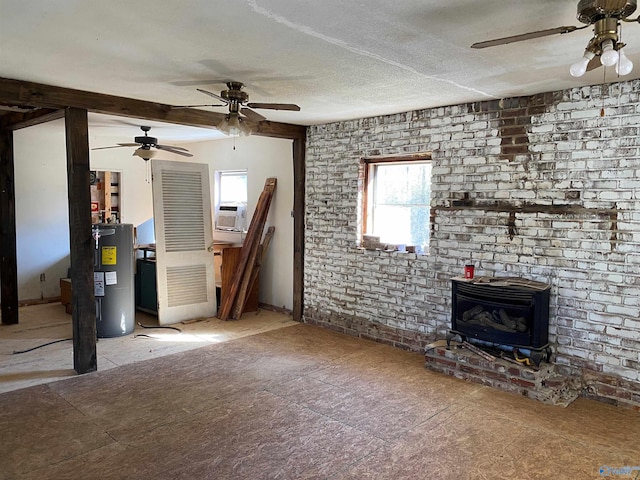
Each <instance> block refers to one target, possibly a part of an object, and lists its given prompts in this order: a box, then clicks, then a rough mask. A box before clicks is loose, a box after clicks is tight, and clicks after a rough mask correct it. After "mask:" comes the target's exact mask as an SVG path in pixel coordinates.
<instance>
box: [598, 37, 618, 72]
mask: <svg viewBox="0 0 640 480" xmlns="http://www.w3.org/2000/svg"><path fill="white" fill-rule="evenodd" d="M619 58H620V57H619V55H618V52H616V51H615V50H614V48H613V41H612V40H605V41H604V42H602V55H600V62H601V63H602V65H604V66H606V67H613V66H614V65H615V64H616V63H618V59H619Z"/></svg>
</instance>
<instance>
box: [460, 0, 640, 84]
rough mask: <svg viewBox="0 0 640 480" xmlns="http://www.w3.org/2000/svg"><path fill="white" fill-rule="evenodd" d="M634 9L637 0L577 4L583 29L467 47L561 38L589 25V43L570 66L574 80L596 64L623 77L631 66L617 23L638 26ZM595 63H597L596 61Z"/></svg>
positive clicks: (557, 30) (555, 30) (583, 0)
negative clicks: (613, 69)
mask: <svg viewBox="0 0 640 480" xmlns="http://www.w3.org/2000/svg"><path fill="white" fill-rule="evenodd" d="M636 8H637V0H580V1H579V2H578V14H577V18H578V20H579V21H581V22H582V23H585V24H586V25H585V26H583V27H576V26H573V25H569V26H562V27H556V28H550V29H547V30H538V31H535V32H529V33H524V34H521V35H513V36H510V37H503V38H497V39H495V40H488V41H485V42H478V43H474V44H473V45H471V48H487V47H494V46H496V45H505V44H507V43H513V42H520V41H523V40H529V39H532V38H539V37H546V36H548V35H556V34H564V33H571V32H575V31H576V30H582V29H585V28H587V27H590V26H592V25H593V37H592V38H591V40H589V43H588V44H587V47H586V48H585V51H584V54H583V56H582V58H581V59H580V60H579V61H578V62H576V63H574V64H573V65H572V66H571V69H570V72H571V75H573V76H574V77H581V76H582V75H584V74H585V72H586V71H587V70H593V69H594V68H597V67H598V66H599V65H600V64H602V65H605V66H608V67H611V66H614V65H615V70H616V73H618V74H619V75H627V74H629V73H631V70H632V69H633V63H632V62H631V61H630V60H629V59H628V58H627V57H626V55H625V53H624V51H623V48H624V46H625V44H624V43H622V42H621V41H620V37H621V24H620V22H638V21H640V18H635V19H629V18H628V17H629V15H631V14H632V13H633V12H634V11H635V10H636ZM598 59H599V61H598Z"/></svg>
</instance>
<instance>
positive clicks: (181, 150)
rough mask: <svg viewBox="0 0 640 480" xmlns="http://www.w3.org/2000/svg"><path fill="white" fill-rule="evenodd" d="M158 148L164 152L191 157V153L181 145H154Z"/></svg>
mask: <svg viewBox="0 0 640 480" xmlns="http://www.w3.org/2000/svg"><path fill="white" fill-rule="evenodd" d="M156 148H157V149H158V150H164V151H166V152H171V153H175V154H176V155H182V156H183V157H193V154H191V153H189V151H188V150H187V149H186V148H181V147H169V146H167V145H156Z"/></svg>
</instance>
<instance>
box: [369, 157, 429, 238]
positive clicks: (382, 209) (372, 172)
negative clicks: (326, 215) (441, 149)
mask: <svg viewBox="0 0 640 480" xmlns="http://www.w3.org/2000/svg"><path fill="white" fill-rule="evenodd" d="M365 163H366V168H367V171H366V186H367V187H366V188H367V190H366V193H365V194H366V201H365V204H366V207H367V208H366V212H365V218H364V222H363V225H364V227H365V230H364V233H365V234H368V235H375V236H379V237H380V241H381V242H382V243H390V244H404V245H414V246H416V247H422V249H424V250H426V249H427V247H428V245H429V230H430V223H429V222H430V214H431V207H430V202H431V162H430V161H425V160H424V159H422V158H421V159H420V160H413V161H407V160H406V159H403V158H398V159H397V160H396V159H394V160H389V159H386V160H384V161H374V160H370V159H367V160H365Z"/></svg>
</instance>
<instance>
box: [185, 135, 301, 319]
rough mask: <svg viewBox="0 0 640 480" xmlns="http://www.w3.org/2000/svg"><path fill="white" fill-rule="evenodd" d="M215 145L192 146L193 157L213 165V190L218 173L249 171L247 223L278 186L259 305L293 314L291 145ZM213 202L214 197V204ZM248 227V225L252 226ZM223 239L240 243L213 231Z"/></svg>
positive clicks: (251, 140)
mask: <svg viewBox="0 0 640 480" xmlns="http://www.w3.org/2000/svg"><path fill="white" fill-rule="evenodd" d="M233 145H234V143H233V140H214V141H210V142H199V143H194V144H191V145H188V146H187V147H188V148H189V150H190V151H191V152H192V153H193V154H194V158H198V159H199V160H201V161H205V162H207V163H208V164H209V175H210V177H211V179H210V180H211V185H212V186H213V185H214V172H215V171H216V170H241V169H247V182H248V198H247V203H248V205H247V218H248V219H250V218H251V216H252V215H253V211H254V210H255V207H256V203H257V202H258V198H259V197H260V193H261V192H262V189H263V187H264V181H265V180H266V179H267V178H269V177H276V178H277V179H278V184H277V186H276V193H275V195H274V197H273V200H272V203H271V208H270V209H269V217H268V218H267V223H266V226H265V231H266V227H268V226H271V225H273V226H275V227H276V230H275V233H274V236H273V240H272V241H271V245H270V246H269V251H268V252H267V257H266V261H265V263H264V264H263V266H262V269H261V274H260V301H261V302H263V303H267V304H269V305H274V306H276V307H284V308H287V309H289V310H292V309H293V218H292V216H291V211H292V210H293V150H292V145H293V142H292V141H291V140H279V139H272V138H264V137H253V136H252V137H244V138H239V139H236V141H235V146H236V149H235V150H234V149H233ZM213 198H215V197H214V196H213V195H212V200H213ZM248 224H249V222H247V226H248ZM215 238H216V239H220V240H231V241H241V238H239V234H224V233H221V232H215Z"/></svg>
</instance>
